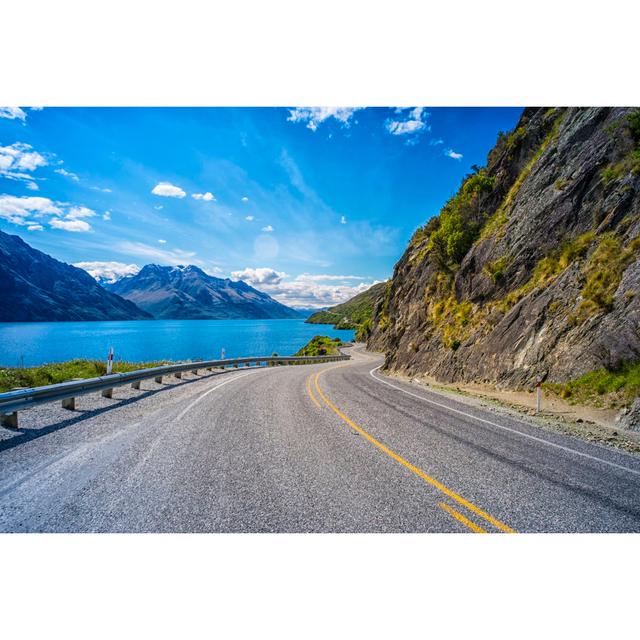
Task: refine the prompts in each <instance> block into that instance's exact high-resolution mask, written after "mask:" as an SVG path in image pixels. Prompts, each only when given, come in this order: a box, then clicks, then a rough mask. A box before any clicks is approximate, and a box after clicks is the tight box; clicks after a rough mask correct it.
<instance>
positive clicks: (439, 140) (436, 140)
mask: <svg viewBox="0 0 640 640" xmlns="http://www.w3.org/2000/svg"><path fill="white" fill-rule="evenodd" d="M429 144H430V145H431V146H432V147H435V146H436V145H439V144H444V140H443V139H442V138H434V139H433V140H429Z"/></svg>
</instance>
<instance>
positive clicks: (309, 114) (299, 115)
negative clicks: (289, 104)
mask: <svg viewBox="0 0 640 640" xmlns="http://www.w3.org/2000/svg"><path fill="white" fill-rule="evenodd" d="M362 108H363V107H296V108H295V109H289V117H288V118H287V120H289V121H290V122H303V123H306V125H307V128H308V129H311V131H316V130H317V129H318V126H319V125H320V124H322V123H323V122H324V121H325V120H329V119H330V118H333V119H334V120H336V121H337V122H339V123H340V124H341V125H342V126H343V127H348V126H350V124H351V120H352V118H353V115H354V114H355V113H356V111H359V110H360V109H362Z"/></svg>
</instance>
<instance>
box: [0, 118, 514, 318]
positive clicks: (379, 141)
mask: <svg viewBox="0 0 640 640" xmlns="http://www.w3.org/2000/svg"><path fill="white" fill-rule="evenodd" d="M521 112H522V109H521V108H470V107H465V108H443V107H439V108H429V107H427V108H422V107H417V108H415V107H414V108H402V109H398V108H380V107H375V108H360V109H354V108H193V109H192V108H155V107H154V108H95V107H92V108H45V109H31V108H0V229H2V230H3V231H5V232H7V233H13V234H17V235H19V236H20V237H22V238H23V239H24V240H25V241H26V242H28V243H29V244H31V245H32V246H34V247H36V248H37V249H40V250H41V251H44V252H46V253H48V254H50V255H52V256H54V257H55V258H57V259H59V260H63V261H65V262H69V263H73V264H79V265H81V266H83V267H84V268H86V269H87V270H89V271H90V272H91V273H92V274H93V275H102V276H106V277H115V276H116V275H119V274H126V273H133V272H135V271H136V269H138V268H139V267H141V266H142V265H144V264H147V263H150V262H154V263H158V264H174V265H175V264H196V265H199V266H200V267H202V268H203V269H204V270H205V271H207V272H208V273H210V274H212V275H217V276H220V277H234V278H242V279H244V280H245V281H247V282H249V283H250V284H252V285H254V286H256V287H257V288H258V289H262V290H264V291H267V292H268V293H270V294H271V295H273V296H274V297H276V298H277V299H278V300H280V301H281V302H284V303H285V304H289V305H291V306H298V307H315V306H326V305H330V304H335V303H337V302H341V301H343V300H345V299H347V298H349V297H350V296H352V295H354V294H355V293H357V292H358V291H360V290H362V289H364V288H365V287H366V286H368V285H370V284H371V283H373V282H375V281H380V280H384V279H386V278H388V277H389V276H390V275H391V273H392V270H393V265H394V264H395V262H396V261H397V260H398V259H399V258H400V256H401V255H402V252H403V250H404V248H405V246H406V244H407V241H408V240H409V238H410V237H411V234H412V233H413V231H414V230H415V229H416V227H418V226H419V225H421V224H424V222H425V221H426V220H427V219H428V218H430V217H431V216H433V215H435V214H437V213H438V211H439V209H440V207H441V206H442V205H443V204H444V202H445V201H446V200H447V199H448V198H449V197H450V196H451V195H452V194H453V193H454V192H455V191H456V189H457V187H458V186H459V184H460V181H461V179H462V177H463V176H464V175H465V174H466V173H467V172H468V171H469V170H470V167H471V165H473V164H478V165H483V164H484V163H485V161H486V156H487V153H488V151H489V150H490V149H491V147H492V146H493V144H494V142H495V140H496V136H497V134H498V132H499V131H501V130H502V131H505V130H509V129H511V128H513V126H514V125H515V124H516V122H517V120H518V118H519V116H520V113H521Z"/></svg>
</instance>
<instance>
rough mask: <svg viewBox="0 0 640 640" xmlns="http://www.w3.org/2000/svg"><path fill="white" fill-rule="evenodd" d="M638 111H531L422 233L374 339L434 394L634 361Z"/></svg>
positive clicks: (639, 336)
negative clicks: (436, 385)
mask: <svg viewBox="0 0 640 640" xmlns="http://www.w3.org/2000/svg"><path fill="white" fill-rule="evenodd" d="M639 250H640V110H638V109H632V108H570V109H554V108H551V109H547V108H531V109H525V111H524V112H523V115H522V117H521V119H520V122H519V123H518V125H517V127H516V128H515V129H514V131H513V132H511V133H509V134H501V135H500V136H499V138H498V141H497V143H496V146H495V147H494V149H493V150H492V151H491V152H490V153H489V156H488V159H487V164H486V167H484V168H474V172H473V173H471V174H469V175H468V176H467V177H466V179H465V180H464V181H463V183H462V185H461V187H460V189H459V191H458V193H457V194H456V195H455V196H454V197H452V198H451V199H450V200H449V201H448V202H447V203H446V204H445V206H444V207H443V209H442V210H441V212H440V214H439V216H437V217H435V218H433V219H431V220H429V221H428V222H427V224H426V225H425V226H424V227H422V228H420V229H418V230H417V231H416V232H415V234H414V236H413V238H412V240H411V242H410V244H409V246H408V247H407V249H406V251H405V253H404V255H403V256H402V258H401V259H400V261H399V262H398V263H397V265H396V267H395V270H394V275H393V279H392V280H391V281H390V283H389V285H388V287H387V289H386V292H385V295H384V297H383V300H382V301H381V302H380V303H379V304H378V305H377V306H376V309H375V312H374V321H373V327H372V330H371V333H370V335H369V339H368V345H369V347H370V348H374V349H377V350H382V351H385V352H386V354H387V359H386V367H387V368H389V369H392V370H397V371H401V372H404V373H407V374H410V375H414V374H419V373H424V374H428V375H432V376H434V377H436V378H438V379H440V380H442V381H447V382H454V381H478V382H488V383H493V384H496V385H498V386H502V387H510V388H518V387H525V386H530V385H531V384H532V383H533V381H535V379H536V378H538V377H540V378H542V379H546V380H547V381H549V382H566V381H568V380H571V379H575V378H578V377H580V376H583V375H584V374H586V373H588V372H589V371H593V370H596V369H599V368H605V369H610V370H612V369H616V368H618V367H620V366H622V364H623V363H629V362H634V361H638V359H640V260H639V256H640V251H639Z"/></svg>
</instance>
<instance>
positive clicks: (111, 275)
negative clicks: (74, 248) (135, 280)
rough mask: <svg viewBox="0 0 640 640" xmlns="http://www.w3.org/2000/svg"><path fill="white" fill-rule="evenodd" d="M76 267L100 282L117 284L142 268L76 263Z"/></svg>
mask: <svg viewBox="0 0 640 640" xmlns="http://www.w3.org/2000/svg"><path fill="white" fill-rule="evenodd" d="M73 266H74V267H78V268H79V269H84V270H85V271H86V272H87V273H88V274H89V275H90V276H92V277H93V278H95V279H96V280H98V281H99V282H115V281H116V280H119V279H120V278H124V277H125V276H134V275H135V274H136V273H138V271H140V267H139V266H138V265H137V264H125V263H124V262H75V263H74V265H73Z"/></svg>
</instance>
